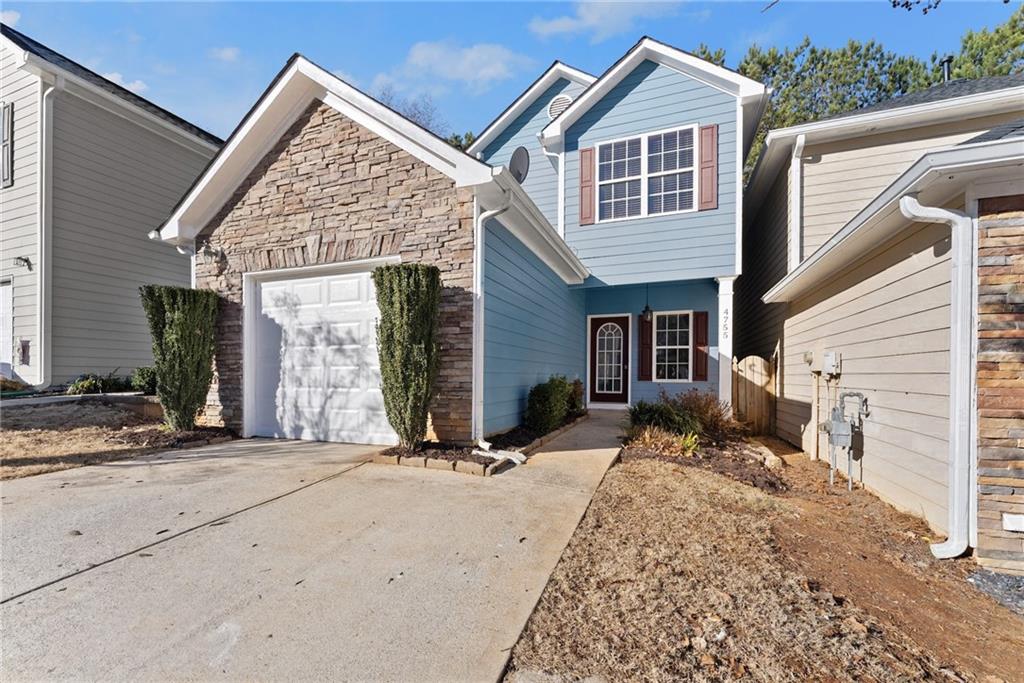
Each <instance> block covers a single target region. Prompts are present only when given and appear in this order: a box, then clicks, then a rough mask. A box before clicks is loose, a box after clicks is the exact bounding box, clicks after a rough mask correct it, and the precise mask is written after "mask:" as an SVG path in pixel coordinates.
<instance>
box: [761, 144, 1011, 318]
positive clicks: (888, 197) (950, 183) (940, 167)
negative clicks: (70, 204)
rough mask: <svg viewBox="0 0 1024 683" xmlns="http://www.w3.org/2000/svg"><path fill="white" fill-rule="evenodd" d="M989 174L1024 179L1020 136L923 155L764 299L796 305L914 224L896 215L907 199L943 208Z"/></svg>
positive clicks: (899, 213)
mask: <svg viewBox="0 0 1024 683" xmlns="http://www.w3.org/2000/svg"><path fill="white" fill-rule="evenodd" d="M993 175H1000V176H1006V177H1007V178H1009V179H1020V178H1024V137H1021V136H1019V135H1018V136H1011V137H1005V138H999V139H996V140H991V141H980V142H973V143H962V144H959V145H954V146H952V147H948V148H946V149H941V150H937V151H933V152H928V153H926V154H925V155H923V156H922V157H921V158H920V159H918V161H917V162H915V163H914V165H913V166H911V167H910V168H909V169H907V170H906V171H905V172H904V173H903V174H902V175H901V176H900V177H899V178H897V179H896V180H895V181H893V183H892V184H890V185H889V186H888V187H886V188H885V189H884V190H882V192H881V193H880V194H879V195H878V196H877V197H876V198H875V199H873V200H872V201H871V203H870V204H868V205H867V206H866V207H864V208H863V209H862V210H861V211H860V213H858V214H857V215H856V216H854V217H853V219H852V220H850V221H849V222H848V223H847V224H846V225H844V226H843V227H842V228H841V229H840V230H839V231H838V232H837V233H836V234H835V235H833V236H832V237H831V238H830V239H829V240H828V241H827V242H825V243H824V244H823V245H822V246H821V247H819V248H818V249H817V250H816V251H815V252H814V253H813V254H811V255H810V256H809V257H807V258H806V259H805V260H804V261H803V262H802V263H801V264H800V265H799V266H797V267H796V268H795V269H794V270H793V271H792V272H790V273H789V274H788V275H787V276H786V277H784V278H783V279H782V280H781V281H779V282H778V283H777V284H776V285H775V286H774V287H772V288H771V289H769V290H768V291H767V292H766V293H765V295H764V296H763V297H762V299H763V301H764V302H765V303H769V304H770V303H779V302H783V301H794V300H796V299H798V298H800V297H802V296H804V295H806V294H808V293H809V292H812V291H814V289H815V288H817V287H819V286H821V285H822V284H823V283H825V282H827V281H828V280H830V279H834V278H835V277H836V275H837V274H838V273H840V272H842V271H843V270H845V269H847V268H849V267H851V266H852V265H854V264H855V263H856V261H857V260H858V259H860V258H862V257H863V256H865V255H867V254H868V253H869V252H871V251H872V250H873V249H875V248H877V247H880V246H882V245H883V244H885V243H886V242H888V241H889V240H891V239H892V238H893V237H895V236H896V235H898V234H899V233H900V232H901V231H903V230H905V229H907V228H908V227H910V226H911V225H913V223H911V222H909V221H908V220H907V219H906V218H904V217H903V215H902V213H901V212H900V208H899V203H900V199H901V198H902V197H904V196H905V195H908V194H916V195H918V196H919V200H920V201H921V203H922V204H926V205H929V206H942V205H944V204H946V203H947V202H949V201H950V200H951V199H954V198H955V197H956V196H957V195H959V194H960V193H962V192H963V191H964V188H965V187H966V186H967V185H968V184H970V183H971V182H973V181H975V180H978V179H982V178H986V179H987V178H988V177H991V176H993Z"/></svg>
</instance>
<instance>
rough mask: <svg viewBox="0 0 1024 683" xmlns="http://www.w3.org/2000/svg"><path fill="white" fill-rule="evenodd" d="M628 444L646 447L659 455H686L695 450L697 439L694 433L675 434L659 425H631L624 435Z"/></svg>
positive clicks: (691, 453)
mask: <svg viewBox="0 0 1024 683" xmlns="http://www.w3.org/2000/svg"><path fill="white" fill-rule="evenodd" d="M626 440H627V441H628V443H629V445H630V446H635V447H638V448H646V449H647V450H650V451H654V452H655V453H658V454H659V455H668V456H671V457H688V456H691V455H693V453H694V452H695V451H696V450H697V446H698V444H699V439H698V437H697V435H696V434H693V433H689V434H675V433H673V432H671V431H669V430H667V429H662V428H661V427H652V426H647V427H633V428H631V429H630V430H629V434H628V435H627V437H626Z"/></svg>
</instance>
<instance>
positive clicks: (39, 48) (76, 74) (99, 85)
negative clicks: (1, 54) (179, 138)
mask: <svg viewBox="0 0 1024 683" xmlns="http://www.w3.org/2000/svg"><path fill="white" fill-rule="evenodd" d="M0 35H3V37H4V38H6V39H7V40H9V41H10V42H11V43H12V44H13V45H14V46H15V47H16V48H17V49H19V50H22V51H24V52H25V53H27V55H30V56H31V57H34V58H36V59H37V60H40V61H42V62H45V64H43V65H40V66H42V68H44V69H46V70H57V71H58V72H60V73H62V74H63V75H66V76H69V77H71V78H73V79H77V80H79V81H81V82H83V83H84V84H86V85H88V86H92V87H93V88H96V89H98V90H101V91H103V92H105V93H107V94H108V95H112V96H114V97H116V98H118V99H120V100H122V101H123V102H124V103H125V104H128V105H130V106H132V107H135V108H137V109H140V110H142V111H143V112H145V113H147V114H149V115H150V116H153V117H155V118H157V119H159V120H161V121H163V122H165V123H167V124H170V125H171V126H173V127H175V128H177V129H179V130H180V131H182V132H184V133H187V134H188V135H191V136H192V137H195V138H198V139H199V140H201V141H203V142H204V143H207V144H208V145H210V146H213V147H220V146H221V145H222V144H224V141H223V140H221V139H220V138H219V137H217V136H216V135H214V134H213V133H210V132H208V131H206V130H203V129H202V128H200V127H199V126H197V125H195V124H194V123H190V122H189V121H186V120H185V119H183V118H181V117H180V116H177V115H176V114H173V113H172V112H169V111H167V110H166V109H164V108H163V107H160V106H158V105H156V104H153V103H152V102H150V101H149V100H147V99H146V98H144V97H140V96H139V95H136V94H135V93H133V92H132V91H131V90H128V89H127V88H123V87H121V86H120V85H118V84H117V83H114V82H113V81H111V80H109V79H106V78H104V77H103V76H100V75H99V74H98V73H96V72H95V71H92V70H91V69H87V68H86V67H84V66H82V65H81V64H79V63H78V62H76V61H74V60H72V59H70V58H68V57H65V56H64V55H62V54H60V53H59V52H57V51H56V50H53V49H51V48H49V47H47V46H46V45H43V44H42V43H40V42H39V41H37V40H34V39H32V38H29V37H28V36H26V35H25V34H24V33H21V32H20V31H16V30H14V29H13V28H11V27H10V26H8V25H7V24H0ZM47 67H49V68H47Z"/></svg>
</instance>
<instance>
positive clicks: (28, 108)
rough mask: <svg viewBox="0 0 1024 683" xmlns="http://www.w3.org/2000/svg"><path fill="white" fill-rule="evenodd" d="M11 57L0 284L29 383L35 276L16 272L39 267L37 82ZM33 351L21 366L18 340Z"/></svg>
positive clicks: (5, 82) (0, 73) (6, 66)
mask: <svg viewBox="0 0 1024 683" xmlns="http://www.w3.org/2000/svg"><path fill="white" fill-rule="evenodd" d="M14 60H15V55H14V53H13V52H11V51H8V50H7V49H4V50H3V51H2V52H0V98H2V99H3V101H4V102H13V103H14V185H13V186H11V187H8V188H3V189H0V255H2V258H0V281H10V282H11V287H12V297H13V305H14V316H13V318H14V319H13V320H12V321H4V322H3V325H4V326H6V325H8V324H12V325H13V338H14V346H15V349H14V350H12V356H13V359H14V368H13V370H14V374H15V376H16V377H18V378H20V379H22V380H23V381H25V382H28V383H30V384H34V383H36V382H38V381H39V357H38V354H37V353H36V350H37V349H38V345H39V344H38V339H37V336H38V327H37V325H38V323H37V318H36V288H37V287H36V286H37V282H36V273H37V272H38V271H36V270H29V269H28V268H26V267H25V266H15V265H14V259H15V257H17V256H25V257H27V258H29V259H30V260H31V261H32V263H33V264H38V263H39V252H38V231H39V195H38V187H37V184H38V182H39V181H38V176H37V173H36V167H37V156H38V144H39V95H40V83H39V79H38V78H37V77H36V76H33V75H32V74H29V73H27V72H25V71H22V70H19V69H18V68H17V67H16V65H15V61H14ZM22 339H26V340H28V341H29V343H30V345H31V354H30V358H29V361H30V363H29V365H20V364H19V363H18V354H17V346H18V343H19V340H22Z"/></svg>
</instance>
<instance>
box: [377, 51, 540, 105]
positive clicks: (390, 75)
mask: <svg viewBox="0 0 1024 683" xmlns="http://www.w3.org/2000/svg"><path fill="white" fill-rule="evenodd" d="M532 65H533V60H532V59H530V58H529V57H527V56H526V55H521V54H518V53H516V52H513V51H512V50H510V49H508V48H507V47H505V46H504V45H497V44H495V43H476V44H475V45H468V46H460V45H457V44H455V43H452V42H449V41H438V42H420V43H416V44H415V45H413V46H412V47H411V48H410V49H409V54H407V55H406V57H405V61H403V62H402V63H401V64H399V65H398V66H397V67H395V68H394V69H392V70H391V71H388V72H386V73H380V74H377V76H376V77H375V78H374V80H373V90H374V91H376V90H378V89H379V88H381V87H383V86H386V85H390V86H391V87H393V88H395V89H396V90H400V91H407V92H427V93H432V94H440V93H442V92H444V91H446V90H447V86H448V85H450V84H453V83H454V84H460V85H463V86H465V87H467V88H469V89H470V90H471V91H473V92H475V93H481V92H484V91H486V90H487V89H488V88H490V87H491V86H492V85H494V84H495V83H497V82H499V81H504V80H506V79H509V78H512V77H513V76H515V75H516V74H517V73H519V72H520V71H522V70H523V69H527V68H529V67H531V66H532Z"/></svg>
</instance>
